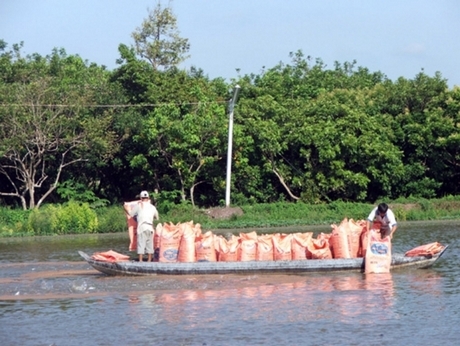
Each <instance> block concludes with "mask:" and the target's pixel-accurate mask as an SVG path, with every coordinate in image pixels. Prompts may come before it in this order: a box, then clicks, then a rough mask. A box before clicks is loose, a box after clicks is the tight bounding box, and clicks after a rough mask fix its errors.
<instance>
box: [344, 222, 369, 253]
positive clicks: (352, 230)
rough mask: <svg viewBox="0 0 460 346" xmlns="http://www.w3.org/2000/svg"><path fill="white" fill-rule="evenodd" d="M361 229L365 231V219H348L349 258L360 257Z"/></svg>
mask: <svg viewBox="0 0 460 346" xmlns="http://www.w3.org/2000/svg"><path fill="white" fill-rule="evenodd" d="M363 231H366V221H365V220H360V221H354V220H353V219H349V220H348V249H349V250H350V257H351V258H356V257H362V249H361V234H362V233H363Z"/></svg>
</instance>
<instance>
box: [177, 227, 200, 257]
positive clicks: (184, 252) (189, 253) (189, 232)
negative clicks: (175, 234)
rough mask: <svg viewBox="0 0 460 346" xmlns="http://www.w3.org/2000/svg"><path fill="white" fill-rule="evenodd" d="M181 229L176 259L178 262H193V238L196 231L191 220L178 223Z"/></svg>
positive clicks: (194, 255)
mask: <svg viewBox="0 0 460 346" xmlns="http://www.w3.org/2000/svg"><path fill="white" fill-rule="evenodd" d="M180 227H181V229H182V237H181V239H180V243H179V253H178V255H177V260H178V261H179V262H195V261H196V254H195V238H196V232H195V229H194V227H193V222H186V223H183V224H181V225H180Z"/></svg>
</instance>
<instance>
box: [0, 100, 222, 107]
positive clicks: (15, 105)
mask: <svg viewBox="0 0 460 346" xmlns="http://www.w3.org/2000/svg"><path fill="white" fill-rule="evenodd" d="M216 103H217V104H225V103H228V101H213V102H186V103H179V102H177V103H141V104H130V103H128V104H105V105H94V104H83V105H81V104H43V105H36V104H30V103H0V107H2V108H7V107H30V106H33V107H44V108H56V107H59V108H74V107H88V108H143V107H160V106H193V105H208V104H216Z"/></svg>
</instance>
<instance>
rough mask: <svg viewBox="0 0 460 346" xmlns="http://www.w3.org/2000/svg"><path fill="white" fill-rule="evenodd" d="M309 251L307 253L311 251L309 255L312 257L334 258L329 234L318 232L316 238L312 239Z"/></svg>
mask: <svg viewBox="0 0 460 346" xmlns="http://www.w3.org/2000/svg"><path fill="white" fill-rule="evenodd" d="M307 251H308V252H307V255H308V253H309V255H308V256H310V258H311V259H332V252H331V248H330V246H329V239H328V235H327V234H324V233H321V234H318V236H317V238H316V239H312V241H311V244H310V245H309V247H308V249H307Z"/></svg>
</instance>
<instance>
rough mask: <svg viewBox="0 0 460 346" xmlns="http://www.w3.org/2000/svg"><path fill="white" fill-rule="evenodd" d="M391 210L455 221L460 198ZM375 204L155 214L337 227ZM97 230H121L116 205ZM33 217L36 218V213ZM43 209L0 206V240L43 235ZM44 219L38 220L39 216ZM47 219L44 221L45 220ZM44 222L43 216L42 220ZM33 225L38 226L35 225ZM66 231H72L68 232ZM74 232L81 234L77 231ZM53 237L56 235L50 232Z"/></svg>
mask: <svg viewBox="0 0 460 346" xmlns="http://www.w3.org/2000/svg"><path fill="white" fill-rule="evenodd" d="M385 202H386V203H388V204H389V205H390V207H391V208H392V209H393V211H394V212H395V215H396V218H397V220H398V221H400V222H401V221H423V220H449V219H460V196H458V197H457V196H454V197H453V196H449V197H446V198H443V199H433V200H425V199H419V200H413V199H398V200H396V201H385ZM373 207H374V205H371V204H366V203H349V202H333V203H329V204H318V205H311V204H305V203H271V204H256V205H247V206H241V209H242V210H243V215H241V216H236V215H233V216H232V217H230V218H228V219H213V218H210V217H209V216H208V215H207V214H206V212H205V210H204V209H198V208H193V207H192V206H190V205H187V204H184V205H178V206H175V207H173V208H171V209H169V210H168V212H167V213H166V214H163V215H160V222H163V223H165V222H172V223H178V222H187V221H193V222H194V223H195V224H197V223H199V224H201V226H202V228H203V229H205V230H206V229H214V230H216V229H223V230H224V229H230V228H231V229H244V228H263V227H283V226H296V225H329V224H332V223H339V222H340V221H341V220H343V218H345V217H347V218H349V219H354V220H361V219H366V218H367V215H368V214H369V212H370V211H371V209H372V208H373ZM95 212H96V214H97V229H96V230H93V231H92V232H90V230H88V232H87V233H94V232H97V233H114V232H125V231H126V219H125V214H124V211H123V208H122V207H121V206H120V205H116V206H110V207H103V208H98V209H95ZM37 213H38V215H37ZM41 213H43V215H44V217H45V216H46V209H45V208H44V209H43V210H41V209H39V210H37V211H35V212H34V213H31V212H30V211H23V210H12V209H9V208H0V237H12V236H25V235H45V234H50V233H49V229H46V227H43V225H46V223H43V222H42V224H40V223H38V222H36V224H37V225H41V226H40V228H37V229H30V224H31V223H30V222H29V219H30V218H31V217H32V215H33V217H34V218H35V220H41V219H40V218H39V217H38V216H39V215H40V214H41ZM42 219H43V218H42ZM48 219H49V218H48ZM45 220H47V218H45ZM37 227H38V226H37ZM65 233H72V231H68V232H65ZM78 233H82V232H81V231H79V232H78ZM52 234H58V233H52Z"/></svg>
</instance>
